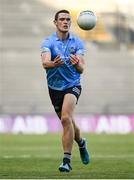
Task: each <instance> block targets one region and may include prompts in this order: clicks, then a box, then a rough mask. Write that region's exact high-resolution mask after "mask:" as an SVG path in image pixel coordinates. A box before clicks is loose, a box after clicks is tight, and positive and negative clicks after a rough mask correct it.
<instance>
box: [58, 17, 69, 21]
mask: <svg viewBox="0 0 134 180" xmlns="http://www.w3.org/2000/svg"><path fill="white" fill-rule="evenodd" d="M59 20H60V21H65V20H66V21H70V20H71V19H70V18H59Z"/></svg>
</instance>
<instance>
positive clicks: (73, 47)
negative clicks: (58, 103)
mask: <svg viewBox="0 0 134 180" xmlns="http://www.w3.org/2000/svg"><path fill="white" fill-rule="evenodd" d="M48 51H49V52H50V53H51V60H52V61H53V60H54V58H55V57H56V56H57V55H60V57H61V59H62V60H63V61H64V64H63V65H60V66H58V67H55V68H48V69H46V73H47V82H48V87H49V88H51V89H54V90H61V91H62V90H65V89H67V88H70V87H73V86H79V85H80V73H79V72H77V71H76V69H75V67H73V66H72V64H71V63H70V61H69V57H70V54H75V55H78V54H79V55H84V52H85V49H84V45H83V42H82V41H81V40H80V39H79V38H77V37H75V36H73V35H71V34H69V37H68V39H66V40H65V41H62V40H60V39H59V38H58V37H57V34H56V33H54V34H52V35H51V36H49V37H48V38H46V39H44V41H43V43H42V44H41V52H42V53H43V52H48Z"/></svg>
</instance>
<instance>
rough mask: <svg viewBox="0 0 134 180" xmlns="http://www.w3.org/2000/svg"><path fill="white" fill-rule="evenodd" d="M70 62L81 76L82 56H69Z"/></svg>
mask: <svg viewBox="0 0 134 180" xmlns="http://www.w3.org/2000/svg"><path fill="white" fill-rule="evenodd" d="M70 62H71V64H72V65H73V66H74V68H75V69H76V70H77V71H78V72H79V73H80V74H81V73H83V71H84V64H85V62H84V58H83V56H82V55H73V54H71V55H70Z"/></svg>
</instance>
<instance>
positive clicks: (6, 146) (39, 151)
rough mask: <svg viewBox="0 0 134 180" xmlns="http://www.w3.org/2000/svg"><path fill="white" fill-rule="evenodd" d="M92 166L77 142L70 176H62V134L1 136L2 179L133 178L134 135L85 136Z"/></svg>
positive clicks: (0, 162) (0, 167)
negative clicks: (82, 157)
mask: <svg viewBox="0 0 134 180" xmlns="http://www.w3.org/2000/svg"><path fill="white" fill-rule="evenodd" d="M84 136H85V137H86V138H87V140H88V149H89V150H90V155H91V163H90V164H89V165H83V164H82V163H81V161H80V158H79V151H78V148H77V145H76V143H74V147H73V154H72V168H73V170H72V171H71V172H70V173H61V172H59V171H58V166H59V165H60V163H61V161H62V146H61V141H60V138H61V134H46V135H7V134H6V135H4V134H1V135H0V179H7V178H9V179H24V178H27V179H133V178H134V134H128V135H106V134H100V135H96V134H84Z"/></svg>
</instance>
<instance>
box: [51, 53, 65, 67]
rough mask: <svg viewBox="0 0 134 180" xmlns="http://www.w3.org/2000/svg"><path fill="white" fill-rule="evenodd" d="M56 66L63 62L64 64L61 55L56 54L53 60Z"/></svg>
mask: <svg viewBox="0 0 134 180" xmlns="http://www.w3.org/2000/svg"><path fill="white" fill-rule="evenodd" d="M53 63H54V66H55V67H56V66H60V65H62V64H64V61H63V60H62V59H61V57H60V55H58V56H56V58H55V59H54V61H53Z"/></svg>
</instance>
